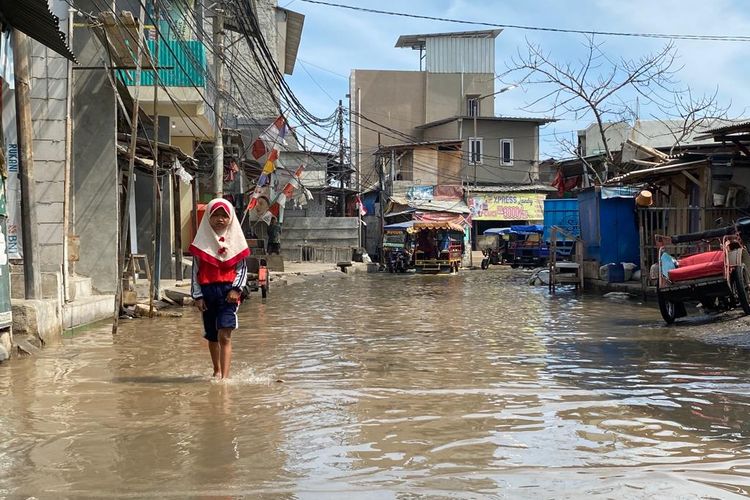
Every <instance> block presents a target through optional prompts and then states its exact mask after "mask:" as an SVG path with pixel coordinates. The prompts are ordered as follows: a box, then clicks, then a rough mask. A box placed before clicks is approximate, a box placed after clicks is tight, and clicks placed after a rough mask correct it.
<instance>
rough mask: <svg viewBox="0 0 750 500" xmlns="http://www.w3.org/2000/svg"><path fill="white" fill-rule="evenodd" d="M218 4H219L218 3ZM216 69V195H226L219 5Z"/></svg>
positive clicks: (218, 9)
mask: <svg viewBox="0 0 750 500" xmlns="http://www.w3.org/2000/svg"><path fill="white" fill-rule="evenodd" d="M217 5H218V4H217ZM213 32H214V69H215V79H216V99H215V100H214V110H215V111H216V122H215V125H214V134H215V137H216V141H215V142H214V183H213V184H214V197H216V198H221V197H222V196H223V195H224V137H223V136H222V134H223V130H224V123H223V120H222V115H223V111H222V109H223V104H224V9H223V8H222V7H221V5H218V6H217V7H216V9H215V15H214V23H213Z"/></svg>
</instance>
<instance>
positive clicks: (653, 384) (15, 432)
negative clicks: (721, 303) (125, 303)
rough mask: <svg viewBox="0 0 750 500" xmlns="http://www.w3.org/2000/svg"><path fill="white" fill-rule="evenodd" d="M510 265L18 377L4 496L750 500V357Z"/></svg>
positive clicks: (301, 308)
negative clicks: (221, 357)
mask: <svg viewBox="0 0 750 500" xmlns="http://www.w3.org/2000/svg"><path fill="white" fill-rule="evenodd" d="M524 279H525V278H524V273H522V272H517V271H513V272H511V271H506V270H501V269H499V268H493V269H491V270H489V271H486V272H482V271H466V272H462V273H460V274H459V275H456V276H416V275H399V276H392V275H363V276H356V277H352V278H342V279H337V278H328V279H321V280H318V281H315V282H308V283H305V284H301V285H295V286H289V287H286V288H275V289H272V290H271V295H270V296H269V300H268V302H267V303H266V304H261V303H260V302H259V298H258V297H259V295H258V294H255V295H254V296H253V298H252V300H251V301H250V302H249V303H246V304H244V305H243V306H242V308H241V314H240V322H241V329H240V330H239V331H238V332H236V334H235V335H234V349H235V350H234V353H235V363H234V369H233V378H232V380H230V381H229V383H216V382H212V381H211V380H210V374H211V365H210V361H209V357H208V352H207V349H206V346H205V344H204V343H203V341H202V339H201V336H200V333H201V332H200V330H199V324H200V323H199V318H198V315H197V313H194V312H193V311H192V310H186V311H185V316H184V317H183V318H180V319H170V318H163V319H156V320H139V321H131V322H126V323H125V325H124V327H123V328H122V330H121V333H120V334H119V335H118V336H117V337H115V338H113V337H112V336H111V334H110V327H109V325H103V326H98V327H94V328H91V329H89V330H87V331H84V332H79V333H77V334H75V335H73V336H67V337H66V338H65V339H64V342H63V344H62V345H60V346H51V347H48V348H46V349H44V350H43V351H42V353H41V354H40V355H39V356H37V357H33V358H24V359H16V360H14V361H12V362H11V363H6V364H4V365H2V366H0V497H14V498H15V497H23V498H26V497H36V498H58V497H76V498H77V497H91V498H117V497H120V498H142V497H153V498H165V497H172V498H238V497H248V498H251V497H252V498H257V497H263V498H300V499H305V498H347V499H354V498H377V499H380V498H384V499H389V498H436V497H438V498H441V497H443V498H445V497H447V498H481V497H488V498H533V499H544V498H722V499H723V498H734V497H740V496H746V495H750V412H749V410H750V406H749V405H750V382H749V381H748V376H749V375H750V355H748V353H747V352H746V351H743V350H740V349H733V348H730V347H722V346H710V345H706V344H703V343H699V342H697V341H695V340H691V339H690V338H688V337H685V336H684V335H681V328H685V327H680V326H678V327H676V328H664V327H663V323H662V321H661V319H660V317H659V313H658V311H657V310H655V309H653V308H647V307H644V306H642V305H639V304H638V303H637V302H634V301H629V300H625V299H621V298H608V299H605V298H599V297H593V296H584V297H582V298H578V297H576V296H575V295H574V294H572V293H560V294H559V295H558V296H556V297H550V296H549V295H548V294H547V291H546V289H541V288H532V287H529V286H527V285H525V283H524Z"/></svg>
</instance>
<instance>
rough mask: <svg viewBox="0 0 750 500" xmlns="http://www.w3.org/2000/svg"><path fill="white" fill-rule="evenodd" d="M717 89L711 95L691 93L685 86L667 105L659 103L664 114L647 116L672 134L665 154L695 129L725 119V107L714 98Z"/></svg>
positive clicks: (710, 125)
mask: <svg viewBox="0 0 750 500" xmlns="http://www.w3.org/2000/svg"><path fill="white" fill-rule="evenodd" d="M717 96H718V89H717V90H716V91H715V92H714V93H713V94H702V95H694V94H693V91H692V89H690V88H689V87H688V88H686V89H684V90H682V91H675V92H674V93H673V94H672V98H673V99H672V105H671V106H660V111H661V112H662V113H663V114H664V117H658V116H655V115H653V114H652V115H651V117H652V118H654V119H655V120H658V121H659V122H660V123H662V124H663V125H664V126H665V128H666V129H667V130H668V132H669V134H670V135H671V136H672V137H671V138H672V141H673V142H672V146H671V147H670V149H669V154H670V155H671V154H673V153H674V150H675V148H676V147H678V146H680V145H683V144H685V143H686V142H687V141H689V140H690V139H692V138H693V136H694V135H695V133H696V132H697V131H698V129H701V128H709V127H712V126H715V125H716V124H717V122H722V121H729V120H730V118H729V108H730V107H731V105H727V106H722V105H721V104H719V101H718V98H717Z"/></svg>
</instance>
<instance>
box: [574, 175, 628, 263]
mask: <svg viewBox="0 0 750 500" xmlns="http://www.w3.org/2000/svg"><path fill="white" fill-rule="evenodd" d="M578 209H579V218H580V223H581V239H582V240H583V243H584V247H585V258H586V259H589V260H596V261H598V262H599V265H605V264H610V263H615V264H619V263H622V262H631V263H634V264H640V255H641V254H640V239H639V237H638V222H637V220H636V212H635V199H634V198H629V197H626V198H607V199H602V198H601V194H600V192H599V189H598V188H596V189H588V190H585V191H582V192H581V193H579V194H578Z"/></svg>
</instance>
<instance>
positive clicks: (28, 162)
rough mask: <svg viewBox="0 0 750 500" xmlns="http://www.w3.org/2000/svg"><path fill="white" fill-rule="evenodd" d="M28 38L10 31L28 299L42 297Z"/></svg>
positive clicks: (24, 274) (24, 271) (26, 295)
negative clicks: (14, 81)
mask: <svg viewBox="0 0 750 500" xmlns="http://www.w3.org/2000/svg"><path fill="white" fill-rule="evenodd" d="M29 55H30V54H29V38H28V37H27V36H26V35H24V34H23V33H21V32H20V31H18V30H17V29H14V30H13V64H14V66H15V80H16V113H17V123H16V126H17V129H18V145H19V155H20V158H19V159H20V160H21V161H20V166H19V169H18V171H19V174H20V178H21V239H22V241H23V282H24V287H25V297H26V298H27V299H41V298H42V275H41V273H40V271H39V268H38V267H37V266H38V265H39V232H38V230H37V222H36V186H35V183H36V181H35V180H34V156H33V152H32V144H33V139H34V135H33V129H32V126H31V95H30V89H31V86H30V83H31V81H30V80H31V72H30V71H29Z"/></svg>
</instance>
